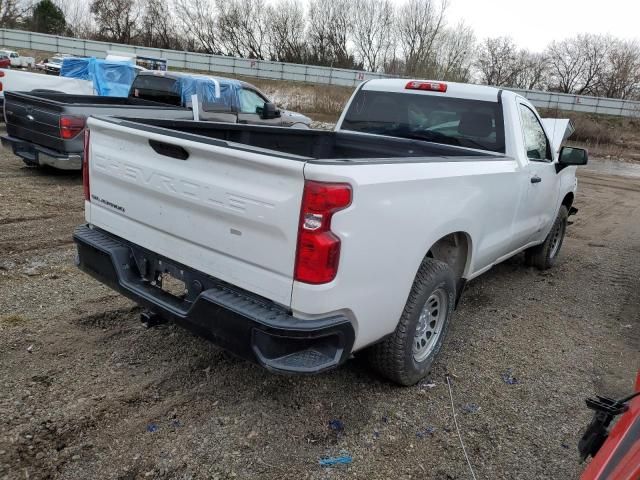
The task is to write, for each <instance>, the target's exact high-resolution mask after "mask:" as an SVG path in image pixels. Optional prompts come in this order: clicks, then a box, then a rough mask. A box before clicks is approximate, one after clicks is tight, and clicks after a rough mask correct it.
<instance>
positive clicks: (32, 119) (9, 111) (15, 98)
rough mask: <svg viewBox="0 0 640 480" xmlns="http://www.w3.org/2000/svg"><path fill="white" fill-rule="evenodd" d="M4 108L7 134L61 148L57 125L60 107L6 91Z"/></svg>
mask: <svg viewBox="0 0 640 480" xmlns="http://www.w3.org/2000/svg"><path fill="white" fill-rule="evenodd" d="M4 110H5V118H6V122H7V133H8V134H9V135H11V136H12V137H16V138H19V139H22V140H28V141H31V142H33V143H36V144H38V145H42V146H44V147H48V148H51V149H53V150H58V151H61V150H63V145H64V140H63V139H62V138H61V137H60V125H59V122H60V114H61V113H62V110H61V108H60V107H58V106H57V105H55V104H51V103H49V102H46V101H42V100H39V99H32V98H31V97H23V96H20V95H16V94H13V93H11V92H7V94H6V95H5V102H4Z"/></svg>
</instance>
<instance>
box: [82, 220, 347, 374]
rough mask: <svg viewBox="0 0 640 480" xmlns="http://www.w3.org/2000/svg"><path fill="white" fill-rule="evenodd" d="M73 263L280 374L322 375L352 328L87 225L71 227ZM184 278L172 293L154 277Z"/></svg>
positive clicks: (341, 356)
mask: <svg viewBox="0 0 640 480" xmlns="http://www.w3.org/2000/svg"><path fill="white" fill-rule="evenodd" d="M73 239H74V241H75V242H76V244H77V247H78V257H77V264H78V267H79V268H80V269H81V270H83V271H84V272H86V273H88V274H89V275H91V276H92V277H94V278H96V279H97V280H99V281H101V282H102V283H104V284H106V285H108V286H110V287H111V288H113V289H114V290H116V291H118V292H120V293H121V294H123V295H125V296H126V297H128V298H130V299H132V300H134V301H135V302H137V303H138V304H140V305H142V306H143V307H145V308H147V309H149V310H151V311H152V312H154V313H156V314H158V315H160V316H161V317H163V318H166V319H169V320H172V321H174V322H176V323H177V324H179V325H181V326H184V327H186V328H188V329H190V330H192V331H194V332H195V333H197V334H199V335H201V336H203V337H205V338H208V339H209V340H211V341H212V342H214V343H215V344H217V345H219V346H221V347H222V348H224V349H226V350H229V351H231V352H232V353H234V354H236V355H238V356H240V357H242V358H245V359H247V360H250V361H253V362H256V363H258V364H260V365H262V366H264V367H266V368H267V369H269V370H272V371H277V372H283V373H319V372H322V371H325V370H328V369H331V368H334V367H336V366H338V365H340V364H341V363H343V362H345V361H346V360H347V358H348V357H349V355H350V353H351V349H352V348H353V342H354V337H355V333H354V330H353V326H352V325H351V323H350V322H349V320H348V319H347V318H346V317H344V316H341V315H331V316H328V317H326V318H321V319H313V320H302V319H299V318H296V317H294V316H293V315H292V314H291V313H290V312H288V311H287V310H286V309H284V308H283V307H280V306H279V305H276V304H273V303H272V302H270V301H268V300H266V299H264V298H261V297H258V296H255V295H253V294H251V293H249V292H246V291H243V290H241V289H238V288H237V287H234V286H232V285H229V284H226V283H224V282H222V281H220V280H218V279H215V278H213V277H211V276H209V275H206V274H204V273H202V272H199V271H196V270H193V269H191V268H188V267H186V266H184V265H180V264H176V263H175V262H172V261H171V260H170V259H167V258H165V257H162V256H160V255H157V254H155V253H153V252H150V251H148V250H146V249H143V248H142V247H139V246H137V245H134V244H132V243H130V242H127V241H125V240H123V239H121V238H118V237H116V236H113V235H111V234H109V233H107V232H105V231H103V230H100V229H97V228H90V227H89V226H87V225H83V226H80V227H78V228H77V229H76V231H75V232H74V235H73ZM162 273H170V274H171V275H172V276H173V277H175V278H178V279H180V280H182V281H184V284H185V287H186V293H185V295H184V296H183V297H177V296H174V295H172V294H170V293H168V292H166V291H165V290H163V289H162V288H160V287H159V286H157V285H156V284H155V282H154V280H155V279H157V278H158V275H160V274H162Z"/></svg>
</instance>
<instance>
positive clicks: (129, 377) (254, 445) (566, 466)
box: [0, 152, 640, 479]
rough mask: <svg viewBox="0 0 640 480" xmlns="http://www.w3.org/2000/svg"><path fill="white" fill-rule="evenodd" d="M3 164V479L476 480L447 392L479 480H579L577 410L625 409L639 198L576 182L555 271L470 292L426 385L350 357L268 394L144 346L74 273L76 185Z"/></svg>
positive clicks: (490, 280) (240, 368)
mask: <svg viewBox="0 0 640 480" xmlns="http://www.w3.org/2000/svg"><path fill="white" fill-rule="evenodd" d="M0 155H1V156H0V186H1V188H0V366H1V368H0V479H19V478H24V479H34V478H36V479H40V478H64V479H86V478H107V479H137V478H178V479H192V478H193V479H200V478H221V479H222V478H267V479H280V478H296V479H299V478H309V479H324V478H327V479H340V478H369V479H378V478H379V479H383V478H397V479H410V478H414V479H429V478H434V479H468V478H470V474H469V471H468V467H467V465H466V462H465V459H464V457H463V455H462V451H461V448H460V445H459V441H458V437H457V435H456V432H455V428H454V423H453V417H452V409H451V405H450V400H449V391H448V389H447V385H446V380H445V374H447V373H449V374H450V375H451V377H452V379H453V396H454V404H455V407H456V410H457V412H458V420H459V424H460V428H461V431H462V435H463V437H464V440H465V442H466V445H467V450H468V453H469V457H470V460H471V463H472V465H473V467H474V469H475V471H476V473H477V476H478V478H481V479H485V478H491V479H501V478H505V479H514V478H518V479H543V478H550V479H560V478H562V479H570V478H577V477H578V476H579V473H580V471H581V470H582V466H581V465H580V464H579V462H578V456H577V451H576V445H577V441H578V438H579V435H580V432H581V430H582V429H583V428H584V427H585V426H586V424H587V423H588V421H589V419H590V414H589V412H588V411H587V410H586V408H585V407H584V398H585V397H587V396H589V395H592V394H594V392H598V393H602V394H609V395H614V396H621V395H623V394H626V393H628V392H630V391H631V389H632V384H633V380H634V378H635V370H636V369H637V368H638V366H639V365H640V353H639V345H640V313H639V310H640V277H639V275H638V271H639V270H640V179H638V178H630V177H629V178H625V177H621V176H617V177H616V176H606V175H602V174H598V173H594V172H587V171H583V172H581V175H580V182H581V184H580V192H579V195H578V199H577V201H576V206H577V207H578V208H579V209H580V213H579V215H578V216H577V217H574V218H575V223H574V224H573V225H572V226H571V227H570V229H569V233H568V238H567V239H566V242H565V245H564V247H563V251H562V254H561V258H560V261H559V264H558V265H557V266H556V268H554V269H552V270H550V271H548V272H539V271H536V270H534V269H531V268H525V267H524V266H523V264H522V258H521V257H516V258H514V259H512V260H510V261H508V262H506V263H504V264H502V265H499V266H497V267H496V268H494V269H492V270H491V271H490V272H488V273H487V274H485V275H484V276H482V277H480V278H479V279H477V280H475V281H473V282H471V283H470V284H469V286H468V290H467V292H466V294H465V296H464V297H463V300H462V303H461V305H460V307H459V309H458V311H457V313H456V315H455V317H454V324H453V326H452V329H451V331H450V335H449V337H448V339H447V341H446V343H445V346H444V350H443V353H442V355H441V356H440V358H439V360H438V362H437V364H436V367H435V369H434V371H433V372H432V376H431V378H430V379H429V380H428V381H425V382H423V383H422V384H420V385H418V386H415V387H410V388H398V387H396V386H393V385H390V384H389V383H386V382H385V381H383V380H382V379H380V378H379V377H378V376H376V375H375V374H373V373H372V372H371V371H369V369H368V368H367V366H366V365H365V364H364V362H362V361H361V360H360V359H358V358H357V357H356V358H355V359H354V360H351V361H349V362H348V363H347V364H346V365H345V366H343V367H342V368H340V369H338V370H336V371H333V372H331V373H328V374H325V375H321V376H316V377H283V376H274V375H271V374H269V373H267V372H266V371H264V370H262V369H260V368H258V367H256V366H253V365H250V364H248V363H245V362H242V361H239V360H236V359H234V358H232V357H230V356H228V355H226V354H225V353H223V352H222V351H220V350H219V349H218V348H216V347H214V346H213V345H211V344H209V343H208V342H206V341H204V340H201V339H199V338H197V337H195V336H193V335H191V334H190V333H188V332H186V331H183V330H181V329H179V328H177V327H173V326H162V327H158V328H154V329H149V330H148V329H145V328H143V327H142V325H141V324H140V322H139V320H138V316H139V313H140V312H139V310H138V308H136V306H135V305H134V304H132V303H130V302H129V301H127V300H125V299H123V298H121V297H120V296H119V295H117V294H115V293H114V292H112V291H110V290H109V289H107V288H105V287H103V286H101V285H100V284H98V283H97V282H95V281H94V280H92V279H91V278H89V277H87V276H85V275H84V274H82V273H80V272H79V271H77V270H76V268H75V267H74V265H73V257H74V248H73V243H72V240H71V232H72V230H73V228H74V226H75V225H77V224H80V223H81V222H82V221H83V212H82V200H81V198H82V184H81V179H80V177H79V176H78V175H70V174H59V173H57V174H56V173H53V172H51V171H47V170H34V169H28V168H26V167H24V166H23V164H22V162H21V161H20V160H19V159H17V158H15V157H13V156H12V155H10V154H8V153H6V152H2V153H1V154H0ZM505 379H507V380H510V379H512V381H511V382H505ZM332 420H339V422H335V421H334V422H333V423H330V422H331V421H332ZM330 425H332V426H333V428H331V426H330ZM343 451H344V452H348V453H349V454H350V455H351V456H352V457H353V462H352V463H351V464H350V465H341V466H338V467H335V468H323V467H320V466H319V465H318V460H319V459H320V458H321V457H323V456H327V455H329V456H333V455H338V454H340V452H343Z"/></svg>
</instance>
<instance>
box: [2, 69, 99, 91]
mask: <svg viewBox="0 0 640 480" xmlns="http://www.w3.org/2000/svg"><path fill="white" fill-rule="evenodd" d="M0 71H2V72H3V73H4V76H3V77H0V83H2V92H0V94H1V95H2V96H4V92H30V91H31V90H35V89H39V88H41V89H46V90H55V91H58V92H63V93H70V94H74V95H94V94H95V92H94V90H93V82H91V81H89V80H80V79H78V78H67V77H58V76H56V75H45V74H44V73H32V72H21V71H19V70H10V69H4V68H2V69H0Z"/></svg>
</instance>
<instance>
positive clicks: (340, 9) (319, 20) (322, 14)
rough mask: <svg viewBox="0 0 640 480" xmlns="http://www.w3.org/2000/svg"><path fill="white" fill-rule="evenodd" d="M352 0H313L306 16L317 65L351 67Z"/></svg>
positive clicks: (308, 39) (310, 53) (311, 50)
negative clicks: (349, 44)
mask: <svg viewBox="0 0 640 480" xmlns="http://www.w3.org/2000/svg"><path fill="white" fill-rule="evenodd" d="M352 8H353V6H352V4H351V1H350V0H311V1H310V2H309V10H308V17H307V42H308V44H309V55H310V57H309V58H310V59H311V61H312V62H314V63H315V64H317V65H328V66H334V67H344V68H352V67H354V66H355V65H354V64H355V62H354V58H353V55H351V53H350V52H349V48H348V41H349V35H350V34H351V28H352V21H351V20H352V12H353V10H352Z"/></svg>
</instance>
